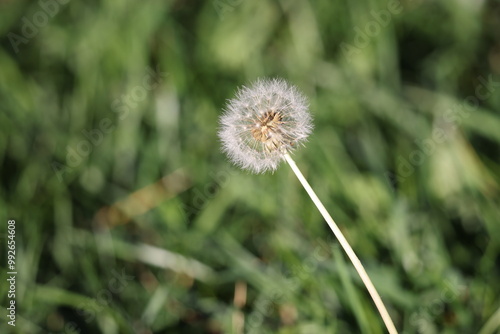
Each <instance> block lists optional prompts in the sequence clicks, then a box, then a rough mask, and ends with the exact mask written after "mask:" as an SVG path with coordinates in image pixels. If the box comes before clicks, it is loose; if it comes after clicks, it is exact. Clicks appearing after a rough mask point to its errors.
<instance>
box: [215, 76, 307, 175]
mask: <svg viewBox="0 0 500 334" xmlns="http://www.w3.org/2000/svg"><path fill="white" fill-rule="evenodd" d="M220 124H221V129H220V131H219V136H220V138H221V141H222V143H223V150H224V151H225V152H226V153H227V154H228V156H229V158H230V159H231V160H232V161H233V162H234V163H235V164H237V165H239V166H240V167H242V168H244V169H249V170H251V171H252V172H255V173H263V172H266V171H268V170H275V169H276V168H278V165H279V163H280V161H281V160H282V159H283V158H284V154H285V153H289V152H291V151H292V150H294V149H295V148H296V147H297V146H300V145H301V144H303V143H304V142H305V140H306V139H307V137H308V136H309V134H310V133H311V131H312V128H313V126H312V120H311V115H310V114H309V112H308V104H307V99H306V98H305V97H304V95H302V93H300V92H299V91H298V90H297V88H295V87H294V86H292V85H289V84H288V83H287V82H286V81H284V80H281V79H271V80H266V79H264V80H257V81H256V82H255V83H254V84H253V85H251V86H249V87H243V88H241V89H240V90H239V91H238V92H237V94H236V97H235V98H234V99H231V100H229V102H228V104H227V106H226V109H225V113H224V114H223V115H222V117H221V119H220ZM242 129H243V130H242Z"/></svg>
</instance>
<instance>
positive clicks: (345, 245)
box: [284, 153, 398, 334]
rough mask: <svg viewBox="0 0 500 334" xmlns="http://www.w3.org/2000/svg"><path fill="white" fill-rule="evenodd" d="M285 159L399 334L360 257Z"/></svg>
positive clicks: (388, 324) (387, 322)
mask: <svg viewBox="0 0 500 334" xmlns="http://www.w3.org/2000/svg"><path fill="white" fill-rule="evenodd" d="M284 157H285V159H286V161H287V162H288V164H289V165H290V167H291V168H292V170H293V172H294V173H295V175H296V176H297V178H298V179H299V181H300V183H302V186H303V187H304V189H305V190H306V191H307V194H308V195H309V197H311V199H312V201H313V202H314V204H315V205H316V207H317V208H318V210H319V212H320V213H321V215H322V216H323V218H324V219H325V220H326V222H327V223H328V226H330V229H331V230H332V232H333V234H335V237H336V238H337V239H338V241H339V242H340V245H341V246H342V248H343V249H344V251H345V252H346V253H347V256H348V257H349V259H350V260H351V262H352V264H353V265H354V268H356V271H357V272H358V274H359V276H360V277H361V280H362V281H363V283H364V284H365V286H366V289H367V290H368V292H369V293H370V296H371V297H372V300H373V302H374V303H375V306H376V307H377V309H378V311H379V313H380V316H381V317H382V320H383V321H384V323H385V326H386V327H387V330H388V331H389V333H390V334H397V333H398V332H397V330H396V327H395V326H394V323H393V322H392V319H391V317H390V315H389V313H388V312H387V309H386V308H385V305H384V303H383V302H382V299H381V298H380V295H379V294H378V292H377V289H375V286H374V285H373V283H372V281H371V280H370V277H368V274H367V273H366V270H365V268H364V267H363V265H362V264H361V261H359V259H358V257H357V256H356V254H355V253H354V251H353V249H352V247H351V245H349V242H348V241H347V239H346V238H345V237H344V235H343V234H342V232H341V231H340V229H339V227H338V226H337V224H336V223H335V221H333V218H332V217H331V216H330V214H329V213H328V211H327V210H326V209H325V206H324V205H323V203H321V201H320V199H319V198H318V196H317V195H316V193H315V192H314V190H313V189H312V188H311V186H310V185H309V182H307V180H306V179H305V177H304V175H302V173H301V171H300V169H299V168H298V167H297V165H296V164H295V161H293V159H292V158H291V157H290V155H289V154H288V153H286V154H284Z"/></svg>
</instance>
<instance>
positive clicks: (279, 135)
mask: <svg viewBox="0 0 500 334" xmlns="http://www.w3.org/2000/svg"><path fill="white" fill-rule="evenodd" d="M220 125H221V128H220V131H219V136H220V138H221V141H222V144H223V150H224V151H225V152H226V153H227V155H228V156H229V158H230V159H231V160H232V161H233V162H234V163H235V164H237V165H239V166H240V167H242V168H244V169H248V170H251V171H253V172H255V173H263V172H266V171H269V170H272V171H274V170H276V169H277V168H278V165H279V163H280V162H281V160H286V161H287V162H288V164H289V165H290V167H291V168H292V170H293V172H294V173H295V175H296V176H297V178H298V179H299V181H300V183H301V184H302V186H303V187H304V189H305V190H306V192H307V193H308V195H309V197H310V198H311V200H312V201H313V203H314V204H315V205H316V207H317V208H318V210H319V212H320V213H321V215H322V216H323V218H324V219H325V220H326V222H327V223H328V226H329V227H330V229H331V230H332V232H333V234H335V237H336V238H337V240H338V241H339V243H340V245H341V246H342V248H343V249H344V251H345V252H346V254H347V256H348V257H349V259H350V260H351V262H352V264H353V266H354V268H355V269H356V271H357V272H358V274H359V276H360V277H361V280H362V281H363V283H364V285H365V287H366V289H367V290H368V292H369V294H370V296H371V298H372V300H373V302H374V303H375V306H376V307H377V309H378V311H379V313H380V315H381V317H382V320H383V321H384V323H385V326H386V327H387V330H388V331H389V333H390V334H393V333H396V334H397V330H396V327H395V326H394V323H393V322H392V319H391V317H390V315H389V313H388V312H387V309H386V307H385V305H384V303H383V302H382V299H381V298H380V295H379V294H378V292H377V290H376V289H375V286H374V285H373V283H372V281H371V279H370V277H369V276H368V274H367V273H366V270H365V268H364V267H363V265H362V264H361V261H360V260H359V258H358V257H357V255H356V254H355V253H354V250H353V249H352V247H351V245H350V244H349V242H348V241H347V239H346V238H345V237H344V235H343V234H342V232H341V231H340V229H339V227H338V226H337V224H336V223H335V221H334V220H333V218H332V217H331V216H330V214H329V213H328V211H327V210H326V208H325V207H324V205H323V203H322V202H321V200H320V199H319V198H318V196H317V195H316V193H315V192H314V190H313V189H312V188H311V186H310V185H309V183H308V182H307V180H306V179H305V178H304V176H303V175H302V173H301V171H300V170H299V168H298V167H297V165H296V163H295V161H293V159H292V158H291V157H290V154H289V153H290V152H291V151H293V150H294V149H295V148H296V147H297V146H300V145H301V144H303V143H304V141H305V140H306V139H307V137H308V136H309V134H310V133H311V131H312V129H313V125H312V119H311V116H310V114H309V112H308V103H307V100H306V98H305V97H304V96H303V95H302V93H300V92H299V91H298V90H297V89H296V88H295V87H294V86H291V85H289V84H288V83H287V82H286V81H284V80H281V79H272V80H257V81H256V82H255V83H254V84H253V85H251V86H250V87H243V88H242V89H240V90H239V91H238V92H237V94H236V97H235V98H234V99H231V100H229V102H228V104H227V107H226V110H225V112H224V114H223V115H222V117H221V118H220Z"/></svg>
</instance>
